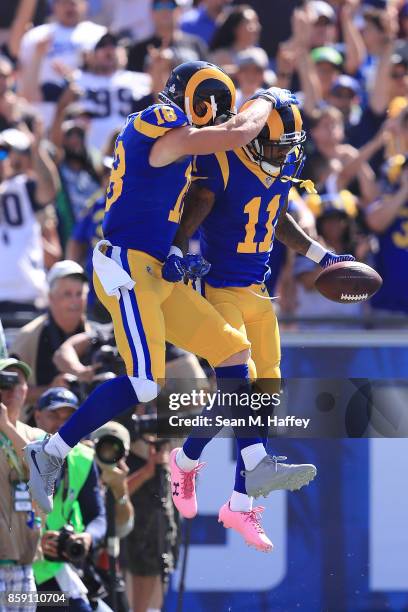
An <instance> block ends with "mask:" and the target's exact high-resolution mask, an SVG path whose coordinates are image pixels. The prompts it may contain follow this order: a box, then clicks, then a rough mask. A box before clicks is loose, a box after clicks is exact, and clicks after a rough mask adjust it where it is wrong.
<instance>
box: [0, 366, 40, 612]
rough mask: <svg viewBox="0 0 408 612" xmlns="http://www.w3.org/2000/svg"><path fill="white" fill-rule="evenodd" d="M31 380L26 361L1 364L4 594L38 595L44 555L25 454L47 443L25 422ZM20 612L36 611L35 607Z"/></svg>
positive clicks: (0, 561) (0, 564) (0, 586)
mask: <svg viewBox="0 0 408 612" xmlns="http://www.w3.org/2000/svg"><path fill="white" fill-rule="evenodd" d="M29 375H30V368H29V367H28V366H27V364H25V363H23V362H22V361H17V359H11V358H10V359H1V360H0V391H1V403H0V490H1V495H0V593H7V592H28V591H32V592H35V590H36V588H35V582H34V575H33V568H32V563H33V560H34V558H35V556H36V554H37V551H38V546H39V541H40V529H39V526H40V525H41V518H40V517H39V516H36V515H35V513H34V508H33V506H32V503H31V499H30V494H29V491H28V487H27V474H26V470H25V466H24V464H23V451H22V449H23V447H24V446H25V445H26V444H27V442H30V441H33V440H38V439H39V438H42V437H43V436H44V432H43V431H40V430H38V429H35V428H33V427H29V426H28V425H26V424H24V423H22V422H21V421H20V420H19V418H20V413H21V410H22V408H23V406H24V402H25V398H26V395H27V379H28V377H29ZM0 609H1V610H2V611H4V610H6V611H7V610H9V608H8V607H1V608H0ZM14 609H16V608H14ZM18 609H19V610H25V611H28V610H34V609H35V606H32V605H31V606H29V605H27V606H21V607H20V608H18Z"/></svg>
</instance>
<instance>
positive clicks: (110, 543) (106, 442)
mask: <svg viewBox="0 0 408 612" xmlns="http://www.w3.org/2000/svg"><path fill="white" fill-rule="evenodd" d="M92 440H93V441H94V443H95V456H96V462H97V464H98V466H99V468H100V470H101V473H100V479H101V481H102V482H103V484H105V485H106V487H107V491H106V496H105V499H106V506H107V517H108V533H107V546H106V548H102V550H101V551H100V553H99V558H98V560H97V569H98V573H99V574H100V576H101V577H102V578H103V579H104V582H105V584H106V586H107V588H108V591H109V597H107V598H106V599H104V601H105V603H107V604H108V605H109V606H111V608H112V609H114V610H115V612H128V610H129V603H128V601H127V596H126V585H125V581H124V578H123V576H122V573H121V571H120V568H119V565H118V562H117V561H118V559H117V556H118V552H119V540H120V539H121V538H124V537H126V536H127V535H128V534H129V533H130V532H131V531H132V529H133V525H134V510H133V505H132V503H131V501H130V497H129V490H128V484H127V477H128V474H129V468H128V466H127V465H126V458H127V456H128V454H129V450H130V435H129V432H128V430H127V429H126V428H125V427H123V425H120V423H116V422H115V421H109V422H108V423H106V424H105V425H104V426H103V427H101V428H100V429H98V430H97V431H95V432H94V433H93V434H92ZM111 521H112V523H111ZM113 592H115V595H114V594H113Z"/></svg>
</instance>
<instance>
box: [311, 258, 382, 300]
mask: <svg viewBox="0 0 408 612" xmlns="http://www.w3.org/2000/svg"><path fill="white" fill-rule="evenodd" d="M381 285H382V278H381V276H380V275H379V274H378V273H377V272H376V271H375V270H373V268H370V266H367V265H366V264H363V263H361V262H359V261H342V262H339V263H336V264H333V265H332V266H329V267H328V268H326V269H324V270H323V271H322V272H321V273H320V274H319V276H318V277H317V279H316V281H315V287H316V289H317V290H318V291H319V292H320V293H321V294H322V295H323V296H324V297H325V298H327V299H328V300H332V301H333V302H340V303H341V304H355V303H356V302H364V301H365V300H369V299H370V298H371V297H372V296H373V295H374V294H375V293H377V291H378V290H379V288H380V287H381Z"/></svg>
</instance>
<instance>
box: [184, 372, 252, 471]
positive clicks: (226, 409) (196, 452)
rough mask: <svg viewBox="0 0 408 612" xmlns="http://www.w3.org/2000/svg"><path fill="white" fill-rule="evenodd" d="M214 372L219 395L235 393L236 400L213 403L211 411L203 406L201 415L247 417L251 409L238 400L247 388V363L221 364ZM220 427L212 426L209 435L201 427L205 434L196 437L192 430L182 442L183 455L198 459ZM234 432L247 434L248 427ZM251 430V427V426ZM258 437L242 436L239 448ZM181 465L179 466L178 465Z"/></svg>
mask: <svg viewBox="0 0 408 612" xmlns="http://www.w3.org/2000/svg"><path fill="white" fill-rule="evenodd" d="M215 374H216V376H217V390H218V392H219V394H220V395H222V394H223V393H229V394H231V393H237V395H238V402H237V403H236V404H234V405H233V406H232V407H230V406H225V405H223V402H220V403H217V402H216V403H215V405H214V406H213V408H212V409H211V411H209V410H207V408H204V410H203V412H202V415H203V416H210V417H212V418H213V419H215V416H216V415H218V414H220V415H222V416H226V417H228V418H232V417H234V418H238V417H242V416H245V417H247V416H248V415H249V414H250V411H251V409H250V408H249V407H248V406H245V407H244V406H240V402H239V394H240V393H248V389H249V377H248V365H247V364H241V365H236V366H223V367H218V368H215ZM221 429H222V427H221V426H220V427H216V426H213V428H212V430H211V435H209V434H208V432H209V429H208V428H206V429H205V430H204V429H203V430H202V431H203V433H206V434H207V435H206V436H204V435H203V436H202V437H201V436H200V437H198V431H199V430H198V431H197V430H194V432H193V434H190V436H188V438H187V439H186V441H185V442H184V444H183V451H184V453H185V455H186V456H187V457H188V458H189V459H198V458H199V457H200V455H201V453H202V452H203V450H204V448H205V446H206V445H207V444H208V442H209V441H210V440H212V439H213V437H214V436H215V435H216V434H217V433H218V432H219V431H220V430H221ZM233 429H234V434H235V436H236V437H237V436H238V435H245V434H248V431H249V430H248V428H247V427H243V428H240V427H238V428H235V427H233ZM252 431H253V428H252ZM259 441H260V438H259V439H257V438H255V439H254V438H249V439H246V438H243V439H242V444H241V446H240V448H244V447H245V446H248V445H250V444H254V443H256V442H259ZM180 467H181V466H180Z"/></svg>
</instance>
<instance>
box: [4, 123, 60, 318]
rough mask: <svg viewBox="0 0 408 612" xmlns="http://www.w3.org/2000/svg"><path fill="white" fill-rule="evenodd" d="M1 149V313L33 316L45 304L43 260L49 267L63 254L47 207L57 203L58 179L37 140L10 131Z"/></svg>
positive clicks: (46, 154) (37, 136)
mask: <svg viewBox="0 0 408 612" xmlns="http://www.w3.org/2000/svg"><path fill="white" fill-rule="evenodd" d="M0 147H1V155H2V158H3V161H0V175H1V178H2V182H1V183H0V206H1V217H2V232H1V233H2V236H1V241H0V253H1V257H2V261H7V262H8V265H7V266H3V268H2V271H1V274H0V310H2V311H3V312H5V311H7V312H10V311H11V312H12V311H15V310H19V309H20V310H27V309H28V310H34V311H35V310H36V309H38V308H43V307H44V306H45V304H46V293H47V284H46V280H45V271H44V259H45V262H46V263H52V259H53V255H55V256H56V257H57V258H58V257H59V256H60V254H61V251H60V248H59V243H58V238H57V234H56V229H55V223H54V221H53V219H54V215H53V207H52V206H51V208H50V207H47V205H49V204H51V202H53V200H54V199H55V196H56V192H57V186H58V174H57V171H56V168H55V165H54V163H53V162H52V161H51V158H50V156H49V155H48V153H47V151H46V149H45V148H44V147H43V146H42V145H41V144H40V136H39V135H36V136H32V135H31V134H30V133H29V132H28V133H27V130H26V132H22V131H20V130H16V129H14V128H11V129H8V130H5V131H3V132H1V133H0ZM42 231H43V233H44V237H45V239H47V240H48V242H47V244H46V245H44V242H43V239H42V235H41V234H42ZM44 246H46V249H45V251H44ZM53 249H54V251H53ZM44 255H45V257H44ZM54 261H55V259H54Z"/></svg>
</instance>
